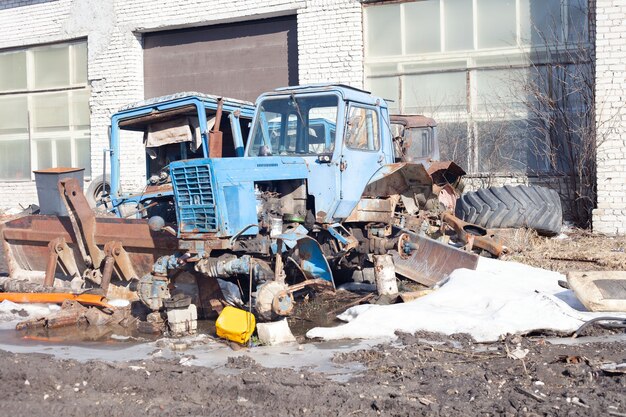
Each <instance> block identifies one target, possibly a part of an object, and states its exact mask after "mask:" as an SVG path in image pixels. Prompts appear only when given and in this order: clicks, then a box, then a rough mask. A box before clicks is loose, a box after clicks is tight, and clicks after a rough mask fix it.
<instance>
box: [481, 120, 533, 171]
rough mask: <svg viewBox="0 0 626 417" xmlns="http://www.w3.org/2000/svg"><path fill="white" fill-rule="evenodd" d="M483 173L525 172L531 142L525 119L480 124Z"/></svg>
mask: <svg viewBox="0 0 626 417" xmlns="http://www.w3.org/2000/svg"><path fill="white" fill-rule="evenodd" d="M477 127H478V141H477V142H478V166H479V170H480V171H481V172H493V173H508V172H526V167H527V163H528V160H529V159H532V158H529V152H531V151H532V146H529V144H530V142H531V140H530V137H529V132H528V125H527V123H526V121H525V120H504V121H489V122H481V123H477Z"/></svg>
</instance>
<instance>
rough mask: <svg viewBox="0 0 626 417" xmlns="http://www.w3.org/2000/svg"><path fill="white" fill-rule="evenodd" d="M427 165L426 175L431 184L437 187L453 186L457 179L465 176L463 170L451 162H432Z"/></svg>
mask: <svg viewBox="0 0 626 417" xmlns="http://www.w3.org/2000/svg"><path fill="white" fill-rule="evenodd" d="M427 165H428V168H427V171H428V175H430V178H431V179H432V181H433V183H435V184H438V185H442V184H454V183H455V182H456V181H457V179H459V178H460V177H462V176H463V175H465V171H464V170H463V168H461V167H460V166H458V165H457V164H455V163H454V162H452V161H433V162H429V163H428V164H427Z"/></svg>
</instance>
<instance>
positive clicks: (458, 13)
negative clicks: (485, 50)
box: [444, 0, 474, 51]
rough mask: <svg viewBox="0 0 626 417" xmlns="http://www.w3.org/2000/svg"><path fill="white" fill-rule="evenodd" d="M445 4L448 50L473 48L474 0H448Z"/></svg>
mask: <svg viewBox="0 0 626 417" xmlns="http://www.w3.org/2000/svg"><path fill="white" fill-rule="evenodd" d="M444 5H445V8H444V19H445V20H444V21H445V22H446V24H445V28H446V37H445V44H446V47H445V48H446V51H461V50H466V49H473V48H474V36H473V21H474V16H473V13H472V0H446V1H445V3H444Z"/></svg>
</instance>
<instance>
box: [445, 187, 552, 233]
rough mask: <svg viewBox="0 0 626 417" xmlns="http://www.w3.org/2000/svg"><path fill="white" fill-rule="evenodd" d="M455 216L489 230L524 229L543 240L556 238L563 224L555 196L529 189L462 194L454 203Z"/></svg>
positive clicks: (544, 191) (494, 188)
mask: <svg viewBox="0 0 626 417" xmlns="http://www.w3.org/2000/svg"><path fill="white" fill-rule="evenodd" d="M456 216H457V217H459V218H461V219H463V220H465V221H466V222H469V223H474V224H477V225H479V226H483V227H486V228H489V229H492V228H522V227H524V228H528V229H534V230H536V231H537V232H538V233H539V234H541V235H546V236H554V235H557V234H559V233H560V231H561V224H562V222H563V212H562V208H561V199H560V198H559V195H558V194H557V192H556V191H554V190H551V189H549V188H545V187H539V186H533V185H531V186H526V185H520V186H511V185H505V186H504V187H491V188H483V189H480V190H477V191H473V192H466V193H464V194H463V195H461V197H460V198H459V200H458V201H457V204H456Z"/></svg>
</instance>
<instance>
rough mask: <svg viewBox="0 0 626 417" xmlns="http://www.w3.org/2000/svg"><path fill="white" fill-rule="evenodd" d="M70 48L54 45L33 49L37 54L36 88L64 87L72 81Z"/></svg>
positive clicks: (34, 53)
mask: <svg viewBox="0 0 626 417" xmlns="http://www.w3.org/2000/svg"><path fill="white" fill-rule="evenodd" d="M68 52H69V48H68V46H67V45H53V46H48V47H45V48H37V49H33V55H34V56H35V88H48V87H63V86H67V85H69V83H70V74H69V53H68Z"/></svg>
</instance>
